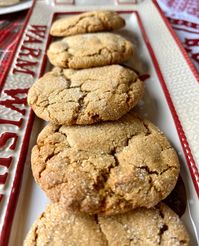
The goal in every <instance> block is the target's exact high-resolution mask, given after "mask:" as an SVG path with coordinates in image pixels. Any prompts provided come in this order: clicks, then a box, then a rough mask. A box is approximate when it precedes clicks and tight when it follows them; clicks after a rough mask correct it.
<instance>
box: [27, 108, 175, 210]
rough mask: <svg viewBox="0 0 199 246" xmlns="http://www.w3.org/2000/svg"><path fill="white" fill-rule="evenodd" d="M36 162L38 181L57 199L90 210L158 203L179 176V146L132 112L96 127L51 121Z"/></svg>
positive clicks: (35, 154) (36, 149)
mask: <svg viewBox="0 0 199 246" xmlns="http://www.w3.org/2000/svg"><path fill="white" fill-rule="evenodd" d="M31 162H32V171H33V176H34V178H35V180H36V182H37V183H38V184H39V185H40V186H41V188H42V189H43V190H44V191H45V192H46V194H47V196H48V197H49V198H50V199H51V200H52V201H54V202H58V201H59V202H61V203H62V204H63V206H65V207H66V208H67V209H72V210H74V211H81V212H85V213H89V214H103V215H111V214H112V215H113V214H117V213H123V212H125V211H129V210H131V209H134V208H137V207H147V208H150V207H153V206H155V205H156V204H157V203H159V202H160V201H161V200H163V199H164V198H165V197H166V196H167V195H168V194H169V193H170V192H171V191H172V190H173V188H174V186H175V184H176V181H177V178H178V175H179V161H178V157H177V154H176V151H175V150H174V149H173V148H172V146H171V145H170V143H169V142H168V140H167V139H166V137H165V136H164V135H163V134H162V133H161V132H160V131H159V130H158V128H156V127H155V126H154V125H153V124H152V123H151V122H149V121H148V120H143V119H141V118H140V117H139V116H138V115H136V114H134V113H132V112H130V113H128V114H126V115H125V116H123V117H122V118H121V119H120V120H118V121H113V122H104V123H101V124H96V125H92V126H89V125H87V126H68V127H67V126H57V125H53V124H49V125H48V126H46V127H45V128H44V129H43V130H42V132H41V133H40V134H39V136H38V140H37V145H35V146H34V147H33V150H32V156H31Z"/></svg>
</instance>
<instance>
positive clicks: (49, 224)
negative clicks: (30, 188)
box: [24, 203, 189, 246]
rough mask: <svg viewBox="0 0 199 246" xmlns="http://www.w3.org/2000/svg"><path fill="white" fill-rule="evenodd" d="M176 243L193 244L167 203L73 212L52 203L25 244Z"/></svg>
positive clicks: (118, 245) (137, 245)
mask: <svg viewBox="0 0 199 246" xmlns="http://www.w3.org/2000/svg"><path fill="white" fill-rule="evenodd" d="M35 245H37V246H43V245H49V246H55V245H56V246H59V245H60V246H61V245H62V246H77V245H78V246H93V245H95V246H129V245H131V246H149V245H150V246H158V245H165V246H174V245H179V246H180V245H183V246H188V245H189V236H188V234H187V231H186V229H185V227H184V225H183V224H182V222H181V221H180V219H179V217H178V216H177V215H176V214H175V213H174V212H173V211H172V210H171V209H170V208H169V207H167V206H166V205H164V204H159V205H158V206H157V207H155V208H151V209H146V208H140V209H136V210H134V211H131V212H128V213H126V214H123V215H117V216H111V217H100V216H95V217H94V216H89V215H81V214H78V215H77V214H72V213H70V212H67V211H66V210H65V209H63V208H62V207H61V206H60V205H59V204H57V203H55V204H51V205H49V206H48V207H47V209H46V210H45V212H44V213H43V214H42V215H41V216H40V218H39V219H38V220H37V221H36V222H35V223H34V224H33V226H32V228H31V230H30V232H29V233H28V235H27V237H26V240H25V242H24V246H35Z"/></svg>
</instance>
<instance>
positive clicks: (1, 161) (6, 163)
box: [0, 156, 12, 168]
mask: <svg viewBox="0 0 199 246" xmlns="http://www.w3.org/2000/svg"><path fill="white" fill-rule="evenodd" d="M11 162H12V157H11V156H10V157H6V158H0V166H4V167H7V168H9V167H10V165H11Z"/></svg>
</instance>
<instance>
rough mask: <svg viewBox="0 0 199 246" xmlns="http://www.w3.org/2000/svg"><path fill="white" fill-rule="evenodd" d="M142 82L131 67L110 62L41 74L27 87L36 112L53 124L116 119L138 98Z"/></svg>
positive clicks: (87, 122) (85, 122)
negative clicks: (41, 75) (94, 66)
mask: <svg viewBox="0 0 199 246" xmlns="http://www.w3.org/2000/svg"><path fill="white" fill-rule="evenodd" d="M143 91H144V85H143V82H142V81H140V80H139V79H138V76H137V75H136V73H135V72H133V71H132V70H131V69H128V68H124V67H122V66H120V65H110V66H105V67H99V68H90V69H82V70H73V69H59V68H56V69H54V70H53V71H52V72H49V73H47V74H45V75H44V76H43V77H42V78H40V79H39V80H38V81H37V82H36V83H35V84H34V85H33V86H32V87H31V88H30V90H29V93H28V103H29V105H30V106H31V107H32V108H33V110H34V112H35V113H36V115H37V116H38V117H40V118H42V119H44V120H47V121H50V122H52V123H55V124H65V125H72V124H93V123H96V122H99V121H107V120H117V119H118V118H120V117H122V115H124V114H125V113H127V112H128V111H129V110H130V109H131V108H132V107H134V106H135V105H136V104H137V102H138V101H139V100H140V99H141V97H142V95H143Z"/></svg>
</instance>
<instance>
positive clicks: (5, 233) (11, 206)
mask: <svg viewBox="0 0 199 246" xmlns="http://www.w3.org/2000/svg"><path fill="white" fill-rule="evenodd" d="M153 1H154V0H153ZM34 4H35V1H34V3H33V6H34ZM155 5H156V3H155ZM33 6H32V8H31V9H30V10H29V13H28V16H27V18H26V20H25V23H24V27H23V29H22V31H21V32H20V38H19V40H18V44H17V45H16V48H15V51H16V49H17V48H18V46H19V43H20V40H21V38H22V34H23V32H24V30H25V27H26V25H27V23H28V20H29V18H30V15H31V13H32V10H33ZM118 12H120V13H135V14H136V17H137V20H138V24H139V26H140V29H141V31H142V35H143V38H144V41H145V43H146V45H147V48H148V50H149V53H150V55H151V58H152V61H153V64H154V67H155V70H156V72H157V75H158V78H159V80H160V83H161V86H162V89H163V91H164V94H165V97H166V99H167V103H168V105H169V108H170V111H171V113H172V116H173V119H174V122H175V125H176V128H177V131H178V134H179V139H180V141H181V145H182V147H183V151H184V154H185V157H186V160H187V163H188V166H189V170H190V173H191V176H192V179H193V182H194V186H195V189H196V192H197V194H198V195H199V184H198V183H197V180H199V174H198V170H197V167H196V165H195V162H194V159H193V156H192V153H191V150H190V148H189V145H188V142H187V140H186V137H185V134H184V131H183V129H182V126H181V123H180V121H179V118H178V116H177V113H176V110H175V108H174V105H173V103H172V100H171V97H170V95H169V91H168V89H167V87H166V83H165V81H164V78H163V76H162V74H161V71H160V67H159V64H158V62H157V59H156V57H155V54H154V52H153V49H152V47H151V45H150V43H149V39H148V37H147V34H146V32H145V30H144V27H143V25H142V22H141V19H140V17H139V14H138V13H137V11H118ZM75 13H79V12H67V14H75ZM57 14H62V13H57ZM55 15H56V13H54V15H53V18H54V16H55ZM161 15H162V14H161ZM163 20H164V18H163ZM167 25H168V24H167ZM168 28H169V29H170V27H168ZM170 32H171V30H170ZM171 33H172V32H171ZM172 36H173V37H174V39H175V41H176V43H177V45H178V46H179V48H180V50H181V51H182V53H183V55H184V54H185V55H184V57H185V59H186V60H187V63H188V64H189V66H190V68H191V70H192V72H193V74H194V75H195V76H196V74H195V73H196V71H195V69H193V68H194V67H193V65H192V66H191V65H190V62H191V61H190V59H189V58H188V55H187V54H186V53H185V50H184V49H183V47H182V45H181V44H180V43H179V40H178V39H177V37H176V36H175V35H174V33H172ZM49 41H50V36H48V41H47V44H46V48H47V46H48V43H49ZM13 53H14V52H13ZM13 58H14V55H12V59H10V64H11V62H12V60H13ZM45 65H46V56H45V57H44V59H43V62H42V66H41V71H40V75H42V73H43V72H44V70H45ZM7 74H8V71H7V72H6V74H4V76H3V79H2V80H5V78H6V76H7ZM196 78H198V75H197V76H196ZM1 89H2V88H1ZM33 120H34V114H33V111H32V110H31V111H30V114H29V119H28V122H27V127H26V131H25V135H24V139H23V144H22V149H21V153H20V156H19V162H18V165H17V170H16V174H15V178H14V182H13V187H12V189H11V196H10V199H9V202H8V206H7V211H6V216H5V220H4V225H3V228H2V232H1V238H0V245H1V246H7V244H8V241H9V234H10V230H11V225H12V220H13V217H14V213H15V209H16V205H17V199H18V195H19V192H20V187H21V182H22V178H23V169H24V162H25V158H26V152H27V149H28V143H29V140H30V132H31V129H32V125H33Z"/></svg>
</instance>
